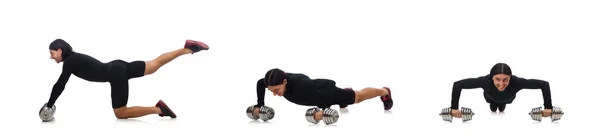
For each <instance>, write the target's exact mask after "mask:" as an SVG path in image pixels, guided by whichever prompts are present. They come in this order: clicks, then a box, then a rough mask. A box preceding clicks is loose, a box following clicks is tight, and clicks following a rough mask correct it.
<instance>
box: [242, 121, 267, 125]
mask: <svg viewBox="0 0 600 138" xmlns="http://www.w3.org/2000/svg"><path fill="white" fill-rule="evenodd" d="M248 124H269V125H270V124H271V122H269V121H265V122H261V121H258V120H252V121H250V122H248Z"/></svg>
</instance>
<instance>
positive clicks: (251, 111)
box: [246, 106, 260, 120]
mask: <svg viewBox="0 0 600 138" xmlns="http://www.w3.org/2000/svg"><path fill="white" fill-rule="evenodd" d="M246 115H248V117H249V118H250V119H252V120H258V119H259V118H260V116H259V115H257V114H254V106H250V107H248V109H246Z"/></svg>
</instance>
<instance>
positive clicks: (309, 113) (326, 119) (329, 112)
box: [305, 107, 340, 125]
mask: <svg viewBox="0 0 600 138" xmlns="http://www.w3.org/2000/svg"><path fill="white" fill-rule="evenodd" d="M319 111H321V110H320V109H319V108H317V107H314V108H310V109H308V110H306V114H305V116H306V121H308V122H311V123H313V124H318V123H319V122H320V121H321V120H323V123H325V124H326V125H330V124H333V123H336V122H337V121H338V119H339V118H340V115H339V113H338V111H337V110H335V109H331V108H325V109H324V110H323V114H322V116H321V120H317V119H315V115H316V113H317V112H319Z"/></svg>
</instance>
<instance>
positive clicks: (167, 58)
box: [144, 40, 208, 75]
mask: <svg viewBox="0 0 600 138" xmlns="http://www.w3.org/2000/svg"><path fill="white" fill-rule="evenodd" d="M200 50H208V45H206V44H204V43H202V42H199V41H193V40H187V41H186V43H185V46H184V47H183V48H181V49H177V50H174V51H171V52H167V53H163V54H161V55H160V56H158V57H157V58H155V59H154V60H150V61H145V63H146V69H145V71H144V75H149V74H152V73H154V72H156V71H157V70H158V69H159V68H160V67H162V66H163V65H165V64H167V63H169V62H171V61H172V60H173V59H175V58H177V57H179V56H181V55H185V54H193V53H195V52H198V51H200Z"/></svg>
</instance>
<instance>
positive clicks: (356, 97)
mask: <svg viewBox="0 0 600 138" xmlns="http://www.w3.org/2000/svg"><path fill="white" fill-rule="evenodd" d="M364 97H365V96H364V94H363V93H356V94H354V103H355V104H356V103H360V102H362V101H364V99H365V98H364Z"/></svg>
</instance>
